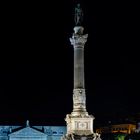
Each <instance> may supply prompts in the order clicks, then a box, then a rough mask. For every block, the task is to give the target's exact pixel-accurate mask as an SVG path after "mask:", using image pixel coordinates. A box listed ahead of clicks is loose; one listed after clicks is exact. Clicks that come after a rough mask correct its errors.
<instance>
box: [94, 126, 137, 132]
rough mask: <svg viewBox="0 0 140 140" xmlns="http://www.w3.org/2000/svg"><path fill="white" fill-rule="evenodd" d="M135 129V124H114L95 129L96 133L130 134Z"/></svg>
mask: <svg viewBox="0 0 140 140" xmlns="http://www.w3.org/2000/svg"><path fill="white" fill-rule="evenodd" d="M135 130H136V125H135V124H116V125H109V126H104V127H100V128H98V129H96V132H97V133H101V134H102V133H125V134H131V133H133V132H134V131H135Z"/></svg>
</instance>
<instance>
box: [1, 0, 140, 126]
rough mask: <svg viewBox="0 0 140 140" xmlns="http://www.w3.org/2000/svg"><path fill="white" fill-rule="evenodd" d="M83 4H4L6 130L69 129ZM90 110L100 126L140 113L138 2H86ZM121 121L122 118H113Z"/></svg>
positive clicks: (3, 114) (3, 111)
mask: <svg viewBox="0 0 140 140" xmlns="http://www.w3.org/2000/svg"><path fill="white" fill-rule="evenodd" d="M75 3H76V1H74V0H67V1H61V2H60V1H55V0H54V1H50V2H46V3H41V2H32V3H31V2H30V3H29V2H23V3H22V2H19V3H13V2H10V3H8V2H7V3H2V17H1V18H2V20H1V22H2V25H1V29H2V32H1V34H2V36H1V40H2V41H1V45H0V46H1V47H0V48H1V50H0V57H1V59H0V60H1V63H0V82H1V84H0V95H1V96H0V106H1V109H0V110H1V111H0V123H1V124H8V123H11V124H15V123H19V124H20V123H24V121H25V120H26V119H30V120H32V123H34V124H50V125H55V124H60V125H64V124H65V121H64V117H65V115H66V114H67V113H71V111H72V90H73V47H72V46H71V45H70V42H69V38H70V37H71V35H72V33H73V27H74V21H73V16H74V6H75ZM81 5H82V7H83V11H84V22H83V26H84V27H85V33H88V34H89V37H88V42H87V43H86V46H85V80H86V81H85V82H86V93H87V110H88V111H89V113H90V114H93V115H94V116H95V118H96V121H97V124H98V123H100V122H104V121H106V119H109V117H108V118H107V116H111V117H110V119H116V118H117V116H121V115H122V116H124V115H132V114H135V113H138V112H140V109H139V106H140V98H139V94H140V89H139V78H140V75H139V71H140V69H139V51H138V49H139V41H138V36H139V35H138V34H139V22H138V21H139V18H138V7H137V4H135V3H129V2H127V3H119V2H118V3H117V2H111V3H110V2H103V3H100V2H97V1H90V0H86V1H81ZM114 116H116V118H114Z"/></svg>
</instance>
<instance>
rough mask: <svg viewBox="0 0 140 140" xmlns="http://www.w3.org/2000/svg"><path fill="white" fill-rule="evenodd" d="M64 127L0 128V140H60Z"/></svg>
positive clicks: (28, 126)
mask: <svg viewBox="0 0 140 140" xmlns="http://www.w3.org/2000/svg"><path fill="white" fill-rule="evenodd" d="M65 133H66V127H65V126H30V125H29V121H27V123H26V127H23V126H0V140H21V139H22V140H60V138H61V137H62V135H64V134H65Z"/></svg>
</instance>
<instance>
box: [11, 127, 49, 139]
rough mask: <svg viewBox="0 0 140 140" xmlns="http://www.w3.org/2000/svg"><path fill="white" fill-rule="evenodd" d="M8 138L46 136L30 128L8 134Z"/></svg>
mask: <svg viewBox="0 0 140 140" xmlns="http://www.w3.org/2000/svg"><path fill="white" fill-rule="evenodd" d="M9 136H10V137H46V136H47V135H46V134H44V133H43V132H40V131H38V130H36V129H33V128H31V127H25V128H23V129H20V130H18V131H16V132H13V133H11V134H9Z"/></svg>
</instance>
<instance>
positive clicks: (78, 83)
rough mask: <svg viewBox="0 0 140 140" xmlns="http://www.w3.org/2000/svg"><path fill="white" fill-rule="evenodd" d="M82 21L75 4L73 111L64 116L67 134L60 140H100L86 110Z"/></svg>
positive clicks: (84, 37)
mask: <svg viewBox="0 0 140 140" xmlns="http://www.w3.org/2000/svg"><path fill="white" fill-rule="evenodd" d="M82 20H83V12H82V9H81V8H80V4H77V7H76V8H75V27H74V33H73V35H72V38H70V42H71V45H73V48H74V89H73V111H72V113H71V114H67V115H66V118H65V121H66V123H67V133H66V135H64V136H63V137H62V140H101V139H100V135H99V134H97V133H94V132H93V120H94V116H92V115H89V114H88V112H87V110H86V95H85V80H84V46H85V43H86V41H87V37H88V34H83V31H84V28H83V27H82V26H81V23H82Z"/></svg>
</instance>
